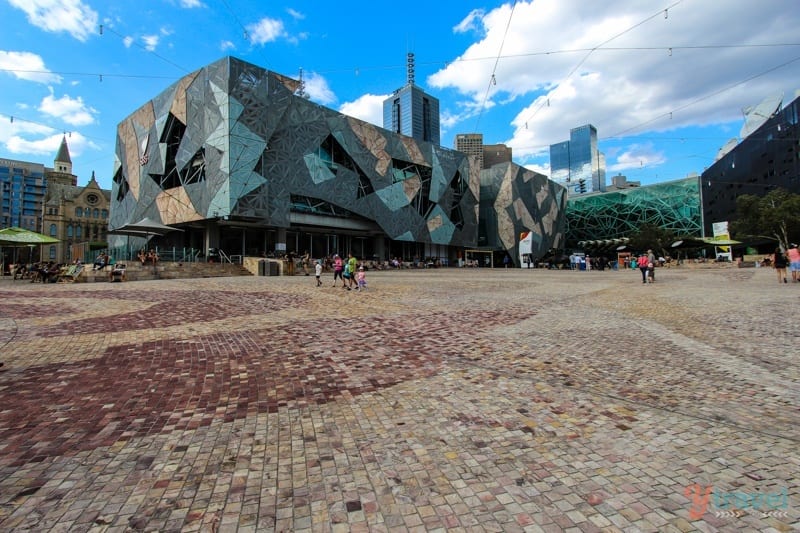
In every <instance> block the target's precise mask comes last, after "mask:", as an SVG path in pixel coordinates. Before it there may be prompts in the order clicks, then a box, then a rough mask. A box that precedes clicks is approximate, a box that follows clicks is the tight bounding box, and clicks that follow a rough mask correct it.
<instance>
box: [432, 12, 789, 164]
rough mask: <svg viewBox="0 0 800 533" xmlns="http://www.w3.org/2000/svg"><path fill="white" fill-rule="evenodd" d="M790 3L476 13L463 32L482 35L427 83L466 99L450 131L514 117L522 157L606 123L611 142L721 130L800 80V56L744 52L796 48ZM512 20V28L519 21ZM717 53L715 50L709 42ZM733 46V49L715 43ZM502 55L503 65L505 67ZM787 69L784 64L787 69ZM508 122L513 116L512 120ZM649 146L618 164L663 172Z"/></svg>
mask: <svg viewBox="0 0 800 533" xmlns="http://www.w3.org/2000/svg"><path fill="white" fill-rule="evenodd" d="M785 6H786V5H785V3H783V2H782V1H781V0H764V1H763V2H759V3H753V2H750V1H749V0H731V2H727V3H725V4H720V3H717V2H711V1H701V2H691V3H687V2H683V3H679V4H677V5H675V6H673V7H671V8H670V9H669V10H668V16H665V13H664V11H663V6H654V5H652V4H649V3H646V2H645V3H643V2H639V1H637V0H617V1H616V2H615V3H614V8H613V9H610V8H609V6H608V5H606V4H604V3H588V4H587V3H586V2H583V1H581V0H535V1H518V2H517V3H516V4H515V5H514V8H513V15H512V6H511V4H510V3H505V4H503V5H500V6H498V7H497V8H495V9H492V10H490V11H486V12H483V11H481V10H473V11H471V12H470V13H469V14H468V15H467V16H466V17H465V18H464V19H463V20H462V21H461V22H460V23H459V24H458V25H457V26H456V27H455V28H454V31H456V32H464V31H468V30H475V29H478V28H481V29H482V32H481V33H480V38H479V39H477V40H476V41H475V42H474V43H473V44H471V45H470V46H468V47H466V48H465V49H464V51H463V52H462V53H461V54H460V55H459V56H458V57H457V58H456V59H455V60H454V61H451V62H450V63H449V64H448V65H447V66H446V67H445V68H442V69H440V70H439V71H437V72H435V73H434V74H432V75H431V76H429V77H428V79H427V84H428V86H429V87H432V88H434V89H438V90H451V91H454V92H455V93H457V94H459V95H460V98H458V100H457V101H456V102H455V103H451V104H448V107H447V108H446V109H443V111H442V115H443V116H444V117H447V118H448V119H449V120H450V122H448V126H449V127H453V128H458V127H466V128H469V125H468V124H465V123H464V121H466V120H467V119H468V118H471V117H474V115H475V105H476V103H477V104H478V105H479V106H483V105H484V104H483V101H484V98H485V97H486V95H487V92H486V91H487V86H489V82H490V80H491V79H492V76H493V75H494V79H495V81H496V85H491V86H490V89H491V90H490V91H489V93H488V98H486V103H485V107H484V108H483V110H482V111H481V112H482V113H484V114H485V115H486V118H484V119H483V122H484V123H485V122H486V121H487V120H492V117H493V115H492V108H491V106H492V105H496V106H497V107H498V108H500V109H502V110H503V114H504V115H505V116H508V115H509V114H511V113H513V115H512V117H513V118H512V119H511V121H510V124H509V125H510V126H511V130H512V133H511V134H510V135H509V137H508V138H507V139H491V141H492V142H506V143H507V144H509V145H510V146H511V147H512V148H513V149H514V156H515V158H522V160H523V162H525V161H524V160H525V158H529V157H530V158H532V157H538V156H544V155H546V154H548V153H549V145H550V144H553V143H556V142H560V141H563V140H566V139H568V138H569V130H570V128H573V127H576V126H580V125H582V124H587V123H588V124H594V125H595V126H596V127H597V128H598V134H599V136H600V138H601V140H602V139H603V138H604V137H614V138H615V139H617V141H616V142H624V138H626V137H630V136H631V135H636V134H640V133H642V132H644V131H656V132H665V131H671V130H675V129H679V128H685V127H692V126H705V125H718V124H723V123H726V122H730V121H735V120H741V112H740V110H741V109H742V107H744V106H746V105H751V104H754V103H758V102H759V101H760V100H761V99H762V98H763V97H765V96H767V95H769V94H773V93H775V92H776V88H777V89H778V90H783V91H784V92H785V93H786V94H792V92H793V89H794V88H795V86H796V84H797V78H796V73H795V70H796V63H794V64H793V63H792V61H796V60H797V57H796V56H797V50H796V48H793V47H790V46H768V47H760V46H740V45H741V44H742V43H743V41H742V36H746V42H747V43H760V44H768V43H791V42H795V41H796V33H797V29H796V28H797V25H796V24H797V22H798V17H797V16H796V15H792V16H784V15H781V16H768V17H766V16H764V13H787V12H786V10H785ZM509 21H510V22H509ZM706 45H708V46H706ZM711 45H722V46H711ZM498 55H500V58H499V60H498ZM776 67H777V68H776ZM506 120H507V119H506ZM642 150H643V145H638V146H633V145H631V146H628V147H627V148H626V149H624V150H622V152H621V153H620V156H619V158H618V159H617V160H616V161H614V163H613V167H612V166H611V161H609V168H612V169H622V168H624V167H625V165H631V164H634V163H635V164H638V162H639V161H642V162H643V164H645V165H647V164H649V165H655V164H660V163H661V162H663V161H664V157H663V154H659V153H657V152H654V153H651V154H647V153H645V152H643V151H642Z"/></svg>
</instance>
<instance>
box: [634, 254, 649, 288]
mask: <svg viewBox="0 0 800 533" xmlns="http://www.w3.org/2000/svg"><path fill="white" fill-rule="evenodd" d="M647 263H648V260H647V254H642V255H640V256H639V258H638V259H636V265H637V266H638V267H639V272H641V273H642V283H647V273H648V271H649V270H650V268H649V267H648V266H647Z"/></svg>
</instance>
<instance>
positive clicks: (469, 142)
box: [455, 133, 511, 169]
mask: <svg viewBox="0 0 800 533" xmlns="http://www.w3.org/2000/svg"><path fill="white" fill-rule="evenodd" d="M455 149H456V150H458V151H459V152H462V153H464V154H467V155H469V156H473V157H475V158H477V161H478V163H479V165H480V168H482V169H487V168H491V167H492V166H494V165H497V164H500V163H511V148H509V147H508V146H506V145H505V144H483V134H482V133H459V134H458V135H456V141H455Z"/></svg>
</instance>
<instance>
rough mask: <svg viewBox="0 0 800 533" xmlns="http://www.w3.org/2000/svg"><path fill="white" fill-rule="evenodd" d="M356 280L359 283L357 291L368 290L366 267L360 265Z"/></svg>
mask: <svg viewBox="0 0 800 533" xmlns="http://www.w3.org/2000/svg"><path fill="white" fill-rule="evenodd" d="M356 282H357V283H358V287H356V290H357V291H365V290H367V273H366V272H365V271H364V267H363V266H360V267H358V272H357V273H356Z"/></svg>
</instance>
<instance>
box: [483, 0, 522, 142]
mask: <svg viewBox="0 0 800 533" xmlns="http://www.w3.org/2000/svg"><path fill="white" fill-rule="evenodd" d="M516 7H517V2H516V0H514V3H513V4H512V5H511V13H509V14H508V22H507V23H506V30H505V32H504V33H503V38H502V39H501V40H500V50H499V51H498V52H497V59H496V60H495V62H494V68H492V77H491V78H490V79H489V85H488V86H487V87H486V94H485V95H484V96H483V103H481V107H480V109H479V110H478V118H477V119H476V120H475V131H479V126H480V123H481V117H482V116H483V110H484V109H486V102H487V101H488V100H489V92H490V91H491V90H492V86H493V85H497V78H496V77H495V74H496V73H497V65H498V64H499V63H500V56H502V55H503V46H505V44H506V37H507V36H508V29H509V28H510V27H511V21H512V20H513V18H514V8H516Z"/></svg>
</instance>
